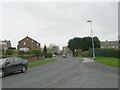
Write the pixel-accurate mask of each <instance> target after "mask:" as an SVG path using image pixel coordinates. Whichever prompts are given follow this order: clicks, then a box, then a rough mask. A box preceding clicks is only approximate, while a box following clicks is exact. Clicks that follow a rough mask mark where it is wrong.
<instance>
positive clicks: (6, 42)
mask: <svg viewBox="0 0 120 90" xmlns="http://www.w3.org/2000/svg"><path fill="white" fill-rule="evenodd" d="M0 42H1V48H3V49H4V48H6V49H8V48H11V42H10V40H6V39H5V40H4V41H0Z"/></svg>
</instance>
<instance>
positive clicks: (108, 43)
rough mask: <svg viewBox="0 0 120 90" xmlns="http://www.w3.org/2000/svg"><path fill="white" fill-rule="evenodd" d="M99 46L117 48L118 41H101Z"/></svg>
mask: <svg viewBox="0 0 120 90" xmlns="http://www.w3.org/2000/svg"><path fill="white" fill-rule="evenodd" d="M100 44H101V47H100V48H118V46H119V45H118V41H107V40H106V41H101V42H100Z"/></svg>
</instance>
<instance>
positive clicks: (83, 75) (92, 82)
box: [2, 57, 118, 88]
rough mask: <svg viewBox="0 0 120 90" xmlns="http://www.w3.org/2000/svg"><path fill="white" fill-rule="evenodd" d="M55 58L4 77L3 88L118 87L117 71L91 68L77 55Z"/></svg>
mask: <svg viewBox="0 0 120 90" xmlns="http://www.w3.org/2000/svg"><path fill="white" fill-rule="evenodd" d="M55 59H56V60H57V61H56V62H53V63H49V64H46V65H42V66H37V67H32V68H29V69H28V71H27V72H26V73H19V74H14V75H9V76H6V77H4V78H3V79H2V86H3V88H118V74H117V73H114V72H107V71H106V70H101V68H95V67H94V68H91V67H89V63H82V62H83V60H82V59H80V58H77V57H67V58H62V57H55ZM92 63H93V64H92ZM92 63H90V64H92V65H94V62H92Z"/></svg>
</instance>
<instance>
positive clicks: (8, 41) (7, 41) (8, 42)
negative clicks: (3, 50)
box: [0, 39, 11, 44]
mask: <svg viewBox="0 0 120 90" xmlns="http://www.w3.org/2000/svg"><path fill="white" fill-rule="evenodd" d="M0 42H2V43H6V44H11V42H10V40H6V39H5V40H4V41H0Z"/></svg>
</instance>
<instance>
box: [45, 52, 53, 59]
mask: <svg viewBox="0 0 120 90" xmlns="http://www.w3.org/2000/svg"><path fill="white" fill-rule="evenodd" d="M44 57H45V58H52V53H51V52H49V53H44Z"/></svg>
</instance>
